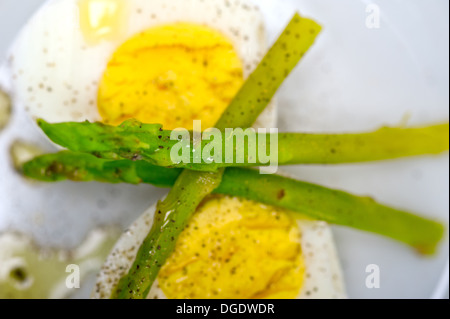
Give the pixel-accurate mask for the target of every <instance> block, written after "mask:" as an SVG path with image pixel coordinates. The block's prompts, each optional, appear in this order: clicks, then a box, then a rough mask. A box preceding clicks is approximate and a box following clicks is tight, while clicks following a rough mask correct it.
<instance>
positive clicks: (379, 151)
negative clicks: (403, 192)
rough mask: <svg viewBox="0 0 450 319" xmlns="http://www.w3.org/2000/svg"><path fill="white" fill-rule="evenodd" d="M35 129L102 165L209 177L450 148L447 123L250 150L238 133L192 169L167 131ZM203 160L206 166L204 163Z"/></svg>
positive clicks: (146, 127)
mask: <svg viewBox="0 0 450 319" xmlns="http://www.w3.org/2000/svg"><path fill="white" fill-rule="evenodd" d="M38 123H39V125H40V127H41V128H42V130H43V131H44V132H45V133H46V134H47V135H48V136H49V137H50V139H52V140H53V141H54V142H56V143H58V144H60V145H61V146H64V147H66V148H68V149H70V150H72V151H80V152H87V153H92V154H95V155H96V156H98V157H102V158H106V159H119V158H122V159H144V160H146V161H149V162H150V163H151V164H154V165H157V166H162V167H176V168H186V169H192V170H198V171H210V172H214V171H217V169H219V168H223V167H237V166H239V167H242V166H267V165H271V164H272V165H273V164H277V165H292V164H340V163H355V162H368V161H378V160H386V159H395V158H399V157H406V156H416V155H423V154H439V153H441V152H444V151H447V150H448V148H449V134H448V131H449V124H448V123H445V124H439V125H432V126H425V127H416V128H404V127H383V128H381V129H379V130H377V131H374V132H370V133H362V134H335V135H331V134H302V133H280V134H256V135H255V140H254V142H253V143H252V144H253V145H250V144H249V143H244V142H243V141H244V135H245V131H243V130H241V131H240V132H239V131H237V133H236V136H238V135H241V137H242V138H241V139H240V140H241V141H242V143H236V142H235V141H234V138H235V135H230V134H228V135H226V134H225V133H222V134H221V138H220V141H219V142H218V146H219V148H220V149H221V150H222V156H221V157H220V158H219V160H218V161H217V160H216V161H214V160H212V159H211V160H210V157H209V156H206V157H205V156H203V157H202V158H201V163H195V161H194V152H193V150H194V146H193V145H194V143H193V140H192V138H191V139H190V140H189V141H187V142H188V145H190V148H189V149H188V151H189V156H188V157H187V161H186V162H174V161H173V160H174V159H173V158H172V156H171V153H172V150H173V147H174V146H175V145H176V144H177V143H181V142H179V141H178V140H171V138H170V137H171V134H172V131H166V130H162V126H161V125H158V124H143V123H140V122H138V121H136V120H129V121H127V122H125V123H123V124H122V125H120V126H119V127H113V126H108V125H105V124H102V123H89V122H84V123H59V124H49V123H47V122H45V121H43V120H39V121H38ZM250 133H251V132H250ZM237 140H239V139H237ZM275 140H276V141H277V143H278V145H277V152H278V153H277V157H275V158H274V160H273V161H272V160H271V161H270V162H267V160H266V158H264V159H263V160H262V159H261V158H260V156H259V154H260V153H261V152H260V151H261V150H259V149H258V146H261V145H263V143H264V150H263V152H262V154H264V156H265V155H266V153H267V151H268V150H270V149H271V143H273V141H275ZM210 143H211V142H210V141H208V140H206V141H203V142H202V145H201V150H200V154H203V151H204V149H205V147H211V146H210ZM212 143H214V141H213V142H212ZM227 145H232V148H230V149H231V150H232V151H233V154H231V155H232V156H231V157H229V159H231V160H232V161H229V160H228V159H227V158H226V151H227V150H228V148H227ZM275 145H276V144H275ZM250 149H252V150H250ZM197 151H199V150H198V149H197ZM272 155H273V154H272ZM250 158H252V159H253V160H249V159H250ZM205 159H207V160H208V161H207V162H205ZM236 159H240V160H238V161H237V160H236Z"/></svg>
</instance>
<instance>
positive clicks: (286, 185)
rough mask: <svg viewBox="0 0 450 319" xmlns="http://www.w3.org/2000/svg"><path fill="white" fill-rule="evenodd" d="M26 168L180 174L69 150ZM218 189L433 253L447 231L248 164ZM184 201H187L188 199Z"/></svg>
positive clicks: (48, 172)
mask: <svg viewBox="0 0 450 319" xmlns="http://www.w3.org/2000/svg"><path fill="white" fill-rule="evenodd" d="M23 169H24V174H25V175H26V176H28V177H32V178H34V179H38V180H41V181H60V180H65V179H70V180H74V181H91V180H97V181H100V182H107V183H120V182H124V183H131V184H139V183H149V184H154V185H156V186H160V187H171V186H173V185H174V184H175V181H176V179H177V177H178V176H179V175H180V173H181V169H166V168H160V167H157V166H153V165H151V164H150V163H148V162H146V161H134V162H133V161H130V160H120V161H114V160H104V159H99V158H96V157H95V156H92V155H89V154H84V153H72V152H67V151H66V152H61V153H57V154H49V155H43V156H40V157H38V158H36V159H34V160H32V161H30V162H28V163H26V164H25V165H24V167H23ZM214 193H217V194H226V195H229V196H238V197H242V198H246V199H250V200H254V201H258V202H261V203H265V204H268V205H272V206H278V207H282V208H285V209H289V210H291V211H293V212H297V213H299V214H303V215H305V216H309V217H311V218H314V219H318V220H324V221H327V222H329V223H333V224H337V225H343V226H348V227H353V228H355V229H360V230H364V231H369V232H373V233H376V234H379V235H384V236H387V237H390V238H393V239H396V240H399V241H401V242H404V243H406V244H408V245H410V246H412V247H414V248H415V249H417V250H418V251H419V252H420V253H423V254H432V253H433V252H434V251H435V248H436V246H437V244H438V243H439V241H440V240H441V239H442V235H443V226H442V225H441V224H439V223H437V222H434V221H432V220H429V219H425V218H421V217H419V216H415V215H413V214H410V213H407V212H403V211H401V210H398V209H394V208H390V207H387V206H384V205H381V204H378V203H376V202H375V201H374V200H372V199H371V198H367V197H358V196H354V195H350V194H348V193H345V192H342V191H338V190H332V189H327V188H325V187H321V186H317V185H313V184H309V183H304V182H301V181H297V180H293V179H290V178H286V177H282V176H277V175H260V174H258V172H257V171H255V170H251V169H246V168H229V169H227V170H226V171H225V173H224V176H223V179H222V182H221V183H220V186H219V187H218V188H216V189H215V190H214ZM183 194H184V193H181V194H177V195H180V196H184V195H183ZM188 195H192V194H188ZM194 195H195V194H194ZM195 196H196V195H195ZM182 200H184V199H183V198H182ZM186 200H187V201H189V197H188V198H187V199H186ZM180 226H181V225H179V226H177V227H180ZM155 240H157V239H155ZM162 247H163V246H162V245H161V249H162Z"/></svg>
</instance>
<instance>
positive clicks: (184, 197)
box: [111, 14, 320, 299]
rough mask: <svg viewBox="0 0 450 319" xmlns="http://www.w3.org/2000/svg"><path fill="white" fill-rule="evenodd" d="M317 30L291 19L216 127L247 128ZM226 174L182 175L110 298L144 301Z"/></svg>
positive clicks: (308, 22) (297, 18)
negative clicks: (186, 229) (181, 236)
mask: <svg viewBox="0 0 450 319" xmlns="http://www.w3.org/2000/svg"><path fill="white" fill-rule="evenodd" d="M319 31H320V26H319V25H318V24H316V23H315V22H314V21H312V20H309V19H305V18H301V17H300V16H299V15H298V14H295V15H294V17H293V18H292V20H291V22H290V23H289V24H288V26H287V27H286V29H285V30H284V31H283V33H282V35H281V36H280V38H279V39H278V40H277V41H276V43H275V44H274V46H273V47H272V48H271V49H270V50H269V52H268V53H267V54H266V56H265V57H264V58H263V60H262V61H261V63H260V64H259V65H258V67H257V68H256V70H255V71H254V72H253V73H252V74H251V75H250V77H249V78H248V79H247V81H246V82H245V83H244V85H243V86H242V88H241V90H240V91H239V92H238V93H237V95H236V97H235V98H234V99H233V101H232V102H231V104H230V105H229V107H228V109H227V110H226V111H225V113H224V114H223V115H222V117H221V119H219V121H218V123H217V124H216V127H217V128H218V129H220V130H223V129H225V128H227V127H230V128H233V127H249V126H251V125H252V124H253V122H254V121H255V120H256V119H257V117H258V115H259V114H260V113H261V112H262V111H263V110H264V108H265V107H266V106H267V104H268V103H269V102H270V100H271V98H272V97H273V95H274V94H275V93H276V91H277V89H278V87H279V86H280V85H281V84H282V83H283V81H284V79H285V78H286V77H287V76H288V75H289V73H290V71H291V70H292V69H293V68H294V67H295V66H296V65H297V63H298V61H299V60H300V59H301V57H302V56H303V55H304V53H305V52H306V51H307V50H308V49H309V47H310V46H311V45H312V44H313V42H314V40H315V37H316V36H317V34H318V33H319ZM223 172H224V169H220V170H218V171H217V172H215V173H210V172H196V171H191V170H184V171H183V172H182V173H181V174H180V176H179V177H178V179H177V181H176V182H175V185H174V187H173V188H172V189H171V191H170V193H169V195H168V196H167V198H166V199H165V200H164V201H163V202H160V203H158V206H157V212H156V214H155V216H156V218H155V220H154V223H153V226H152V229H151V230H150V233H149V235H148V236H147V238H146V239H145V240H144V243H143V244H142V246H141V247H140V249H139V251H138V254H137V256H136V260H135V261H134V263H133V265H132V266H131V268H130V270H129V272H128V274H127V275H126V276H124V277H122V278H121V280H120V281H119V284H118V286H117V287H116V289H115V291H114V292H113V293H112V296H111V297H112V298H133V299H137V298H138V299H142V298H145V297H146V296H147V294H148V292H149V290H150V288H151V286H152V285H153V282H154V280H155V279H156V277H157V275H158V272H159V269H160V267H161V265H163V264H164V262H165V261H166V259H167V258H168V257H169V256H170V254H171V253H172V252H173V250H174V248H175V243H176V239H177V238H178V236H179V234H180V233H181V232H182V230H183V229H184V227H185V226H186V224H187V222H188V220H189V218H190V216H191V215H192V214H193V213H194V212H195V210H196V208H197V206H198V205H199V204H200V203H201V201H202V200H203V199H204V198H205V197H206V196H207V195H208V194H209V193H211V192H212V191H213V190H214V189H215V188H216V187H217V186H219V185H220V181H221V179H222V175H223Z"/></svg>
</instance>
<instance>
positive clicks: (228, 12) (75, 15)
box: [8, 0, 275, 124]
mask: <svg viewBox="0 0 450 319" xmlns="http://www.w3.org/2000/svg"><path fill="white" fill-rule="evenodd" d="M126 2H127V9H128V10H127V12H128V15H129V16H128V19H127V20H128V22H127V24H126V30H125V31H124V34H123V36H121V37H119V38H117V39H115V40H113V41H106V40H105V41H102V42H99V43H96V44H90V43H88V41H86V39H85V37H84V36H83V32H82V31H81V28H80V23H79V10H78V5H77V3H78V2H77V0H50V1H48V2H46V3H45V5H43V6H42V7H41V9H40V10H38V12H37V13H36V14H35V15H34V16H33V18H32V19H31V20H30V21H29V22H28V23H27V24H26V25H25V26H24V28H23V29H22V31H21V32H20V34H19V36H18V37H17V38H16V41H15V42H14V44H13V45H12V47H11V48H10V50H9V54H8V57H9V59H8V61H9V63H8V72H9V75H10V76H9V78H10V79H11V85H9V86H10V87H11V91H12V96H13V97H14V104H15V105H16V106H22V107H24V108H26V109H27V111H28V113H29V114H30V115H31V116H32V117H33V118H44V119H46V120H47V121H50V122H64V121H84V120H90V121H97V120H101V118H100V115H99V113H98V110H97V106H96V104H97V103H96V102H97V90H98V82H99V80H100V79H101V77H102V74H103V72H104V70H105V69H106V65H107V63H108V61H109V59H110V57H111V56H112V54H113V53H114V52H115V50H116V49H117V48H118V47H119V46H120V45H121V44H122V43H123V42H124V41H125V40H127V39H128V38H131V37H132V36H133V35H135V34H137V33H139V32H142V31H144V30H146V29H148V28H151V27H154V26H158V25H164V24H170V23H176V22H190V23H195V24H201V25H206V26H209V27H211V28H213V29H215V30H218V31H220V32H222V33H223V34H224V35H225V36H227V37H228V38H229V39H230V40H231V41H232V43H233V44H234V46H235V48H236V50H237V52H238V54H239V56H240V57H241V59H242V62H243V66H244V75H245V76H248V75H249V74H250V73H251V71H252V70H253V69H254V68H255V67H256V65H257V64H258V63H259V61H260V60H261V58H262V57H263V55H264V53H265V51H266V36H265V32H264V23H263V18H262V16H261V14H260V12H259V11H258V10H257V8H256V7H255V6H254V5H253V4H252V3H251V2H250V1H247V0H238V1H226V0H208V1H202V0H171V1H170V2H168V1H166V0H152V1H147V0H127V1H126ZM274 107H275V106H274V105H273V104H272V105H271V106H270V107H268V108H267V110H266V111H265V112H264V114H263V115H262V117H261V118H265V119H266V120H268V119H272V120H275V112H274ZM272 123H273V122H272ZM273 124H274V123H273Z"/></svg>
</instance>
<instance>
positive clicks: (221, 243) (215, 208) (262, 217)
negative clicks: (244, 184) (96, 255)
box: [158, 196, 305, 299]
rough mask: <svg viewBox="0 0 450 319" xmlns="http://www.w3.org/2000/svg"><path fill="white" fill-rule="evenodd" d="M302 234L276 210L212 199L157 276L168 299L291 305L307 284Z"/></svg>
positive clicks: (210, 198)
mask: <svg viewBox="0 0 450 319" xmlns="http://www.w3.org/2000/svg"><path fill="white" fill-rule="evenodd" d="M299 241H300V230H299V228H298V225H297V223H296V221H295V219H294V218H293V217H292V216H290V214H289V213H288V212H286V211H283V210H281V209H278V208H273V207H267V206H265V205H262V204H259V203H256V202H252V201H248V200H243V199H238V198H231V197H225V196H211V197H209V198H208V199H207V200H206V201H205V202H204V203H202V205H201V206H200V207H199V208H198V209H197V211H196V213H195V215H194V216H193V218H192V219H191V221H190V222H189V224H188V226H187V228H186V229H185V230H184V231H183V232H182V234H181V236H180V237H179V239H178V241H177V244H176V248H175V251H174V252H173V254H172V255H171V257H170V258H169V259H168V260H167V261H166V263H165V264H164V266H163V267H162V268H161V271H160V273H159V277H158V281H159V286H160V287H161V289H162V291H163V292H164V294H165V295H166V297H167V298H170V299H186V298H189V299H191V298H192V299H203V298H224V299H249V298H258V299H261V298H270V299H273V298H282V299H293V298H296V297H297V296H298V295H299V291H300V288H301V286H302V283H303V279H304V273H305V269H304V261H303V257H302V253H301V246H300V243H299Z"/></svg>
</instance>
